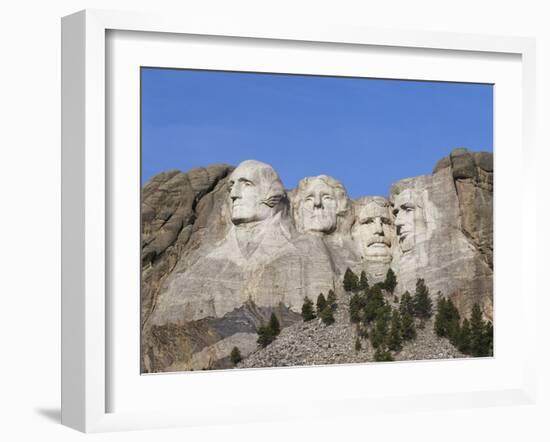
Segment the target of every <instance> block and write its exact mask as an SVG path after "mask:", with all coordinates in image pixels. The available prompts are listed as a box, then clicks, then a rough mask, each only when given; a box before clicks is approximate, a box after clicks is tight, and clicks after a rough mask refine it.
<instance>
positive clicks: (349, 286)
mask: <svg viewBox="0 0 550 442" xmlns="http://www.w3.org/2000/svg"><path fill="white" fill-rule="evenodd" d="M358 289H359V280H358V278H357V275H356V274H355V273H353V271H352V270H351V269H350V268H349V267H348V268H347V269H346V273H344V290H345V291H346V292H357V291H358Z"/></svg>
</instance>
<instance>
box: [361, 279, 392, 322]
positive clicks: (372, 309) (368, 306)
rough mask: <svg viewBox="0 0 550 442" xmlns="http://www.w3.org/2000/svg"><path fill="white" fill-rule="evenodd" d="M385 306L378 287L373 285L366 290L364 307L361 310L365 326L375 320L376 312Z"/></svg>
mask: <svg viewBox="0 0 550 442" xmlns="http://www.w3.org/2000/svg"><path fill="white" fill-rule="evenodd" d="M385 305H386V301H385V300H384V295H383V294H382V291H381V290H380V287H379V286H377V285H374V286H373V287H371V288H370V289H369V290H368V293H367V296H366V301H365V307H364V308H363V321H364V322H365V323H366V324H370V323H371V322H372V321H374V320H375V319H376V316H377V314H378V310H379V309H380V308H381V307H384V306H385Z"/></svg>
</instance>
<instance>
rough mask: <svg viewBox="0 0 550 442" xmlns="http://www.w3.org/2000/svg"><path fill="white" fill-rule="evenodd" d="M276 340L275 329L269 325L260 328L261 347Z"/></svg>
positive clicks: (259, 340)
mask: <svg viewBox="0 0 550 442" xmlns="http://www.w3.org/2000/svg"><path fill="white" fill-rule="evenodd" d="M274 340H275V335H274V334H273V330H272V329H271V327H269V326H268V325H261V326H260V327H259V328H258V340H257V341H256V342H257V343H258V344H259V345H260V347H262V348H265V347H267V346H268V345H269V344H271V343H272V342H273V341H274Z"/></svg>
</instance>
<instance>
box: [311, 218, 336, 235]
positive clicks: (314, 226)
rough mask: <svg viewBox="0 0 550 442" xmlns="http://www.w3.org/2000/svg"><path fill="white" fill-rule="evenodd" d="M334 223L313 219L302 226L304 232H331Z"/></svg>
mask: <svg viewBox="0 0 550 442" xmlns="http://www.w3.org/2000/svg"><path fill="white" fill-rule="evenodd" d="M335 227H336V225H335V224H334V223H332V222H330V221H324V222H323V221H322V220H313V221H310V222H309V223H307V224H306V225H305V226H304V230H305V231H306V232H319V233H331V232H333V231H334V228H335Z"/></svg>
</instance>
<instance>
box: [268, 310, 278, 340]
mask: <svg viewBox="0 0 550 442" xmlns="http://www.w3.org/2000/svg"><path fill="white" fill-rule="evenodd" d="M269 328H270V329H271V333H273V336H278V335H279V333H281V324H279V320H278V319H277V316H275V313H271V317H270V318H269Z"/></svg>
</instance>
